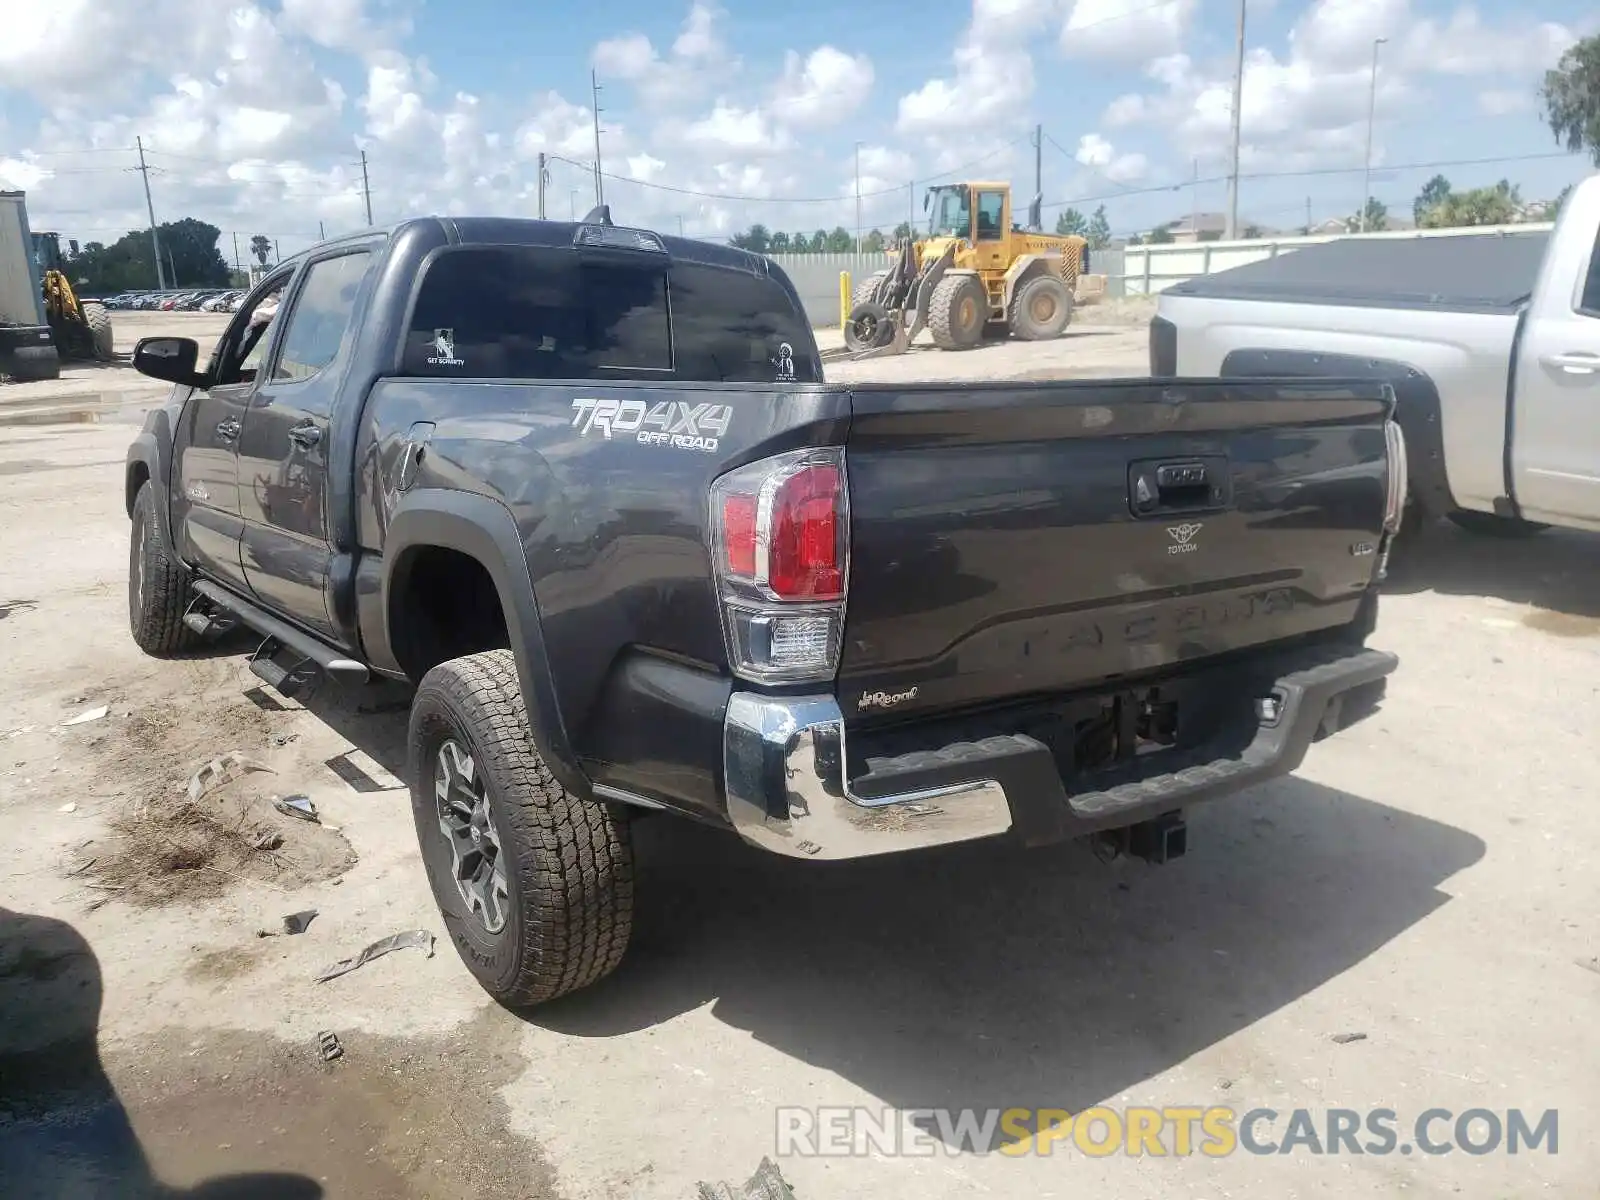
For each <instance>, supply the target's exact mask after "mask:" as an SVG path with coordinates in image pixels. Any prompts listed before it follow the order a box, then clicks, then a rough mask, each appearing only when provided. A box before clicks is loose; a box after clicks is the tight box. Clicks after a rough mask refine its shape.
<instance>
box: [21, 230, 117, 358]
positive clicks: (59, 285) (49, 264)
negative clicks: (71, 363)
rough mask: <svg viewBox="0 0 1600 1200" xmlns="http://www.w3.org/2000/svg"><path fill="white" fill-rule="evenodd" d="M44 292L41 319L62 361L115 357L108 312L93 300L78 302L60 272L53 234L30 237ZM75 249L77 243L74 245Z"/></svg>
mask: <svg viewBox="0 0 1600 1200" xmlns="http://www.w3.org/2000/svg"><path fill="white" fill-rule="evenodd" d="M33 241H34V247H35V251H34V252H35V254H36V256H37V258H38V263H39V268H40V270H39V274H40V282H41V284H42V286H43V289H44V317H45V322H46V324H48V325H49V326H50V333H51V336H52V338H53V339H54V341H55V344H56V351H57V353H59V354H60V355H61V357H62V358H76V359H85V360H89V359H92V360H96V361H99V362H110V361H111V359H112V358H113V357H114V356H115V355H114V349H115V347H114V344H113V339H112V331H111V310H110V309H108V308H106V306H105V305H104V304H99V303H96V302H95V301H93V300H87V301H85V300H79V299H78V294H77V292H75V291H74V290H73V288H72V281H71V280H70V279H68V278H67V274H66V272H65V271H64V270H63V269H62V268H63V267H65V266H66V260H65V259H64V258H63V257H62V255H61V241H60V238H59V236H58V235H56V234H54V233H36V234H34V235H33ZM73 247H74V249H76V247H77V243H76V242H74V243H73Z"/></svg>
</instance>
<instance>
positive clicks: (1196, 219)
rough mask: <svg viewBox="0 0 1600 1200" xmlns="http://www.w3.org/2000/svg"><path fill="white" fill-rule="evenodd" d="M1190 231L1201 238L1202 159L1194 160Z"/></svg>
mask: <svg viewBox="0 0 1600 1200" xmlns="http://www.w3.org/2000/svg"><path fill="white" fill-rule="evenodd" d="M1189 211H1190V216H1189V231H1190V232H1191V233H1193V234H1194V240H1195V241H1197V242H1198V241H1199V240H1200V160H1199V159H1198V158H1197V159H1195V160H1194V184H1193V191H1192V193H1191V199H1190V202H1189Z"/></svg>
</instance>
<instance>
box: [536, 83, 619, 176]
mask: <svg viewBox="0 0 1600 1200" xmlns="http://www.w3.org/2000/svg"><path fill="white" fill-rule="evenodd" d="M621 136H622V135H621V132H620V127H618V126H616V125H615V124H613V125H608V126H607V127H606V134H605V139H606V140H605V141H604V142H602V143H601V148H602V149H605V147H606V145H607V144H609V145H610V147H611V149H612V151H613V153H615V152H617V151H619V150H620V149H621V146H620V145H619V144H618V143H619V141H620V140H621ZM512 146H513V147H514V148H515V149H516V152H517V154H518V155H520V156H521V157H522V158H524V159H529V158H536V157H538V155H539V153H540V152H541V151H542V152H543V153H545V154H560V155H563V156H565V157H567V158H578V159H583V158H587V159H589V160H590V161H593V159H594V115H593V113H592V112H591V111H590V110H589V109H587V108H584V107H581V106H579V105H577V104H572V103H570V102H569V101H567V100H565V99H563V98H562V96H561V94H560V93H559V92H546V93H545V94H544V95H543V96H542V97H541V98H540V99H539V101H538V106H537V107H536V108H535V110H534V112H533V114H532V115H531V116H529V117H527V118H526V119H525V120H524V121H523V122H522V124H521V125H519V126H518V127H517V131H516V133H514V134H513V135H512Z"/></svg>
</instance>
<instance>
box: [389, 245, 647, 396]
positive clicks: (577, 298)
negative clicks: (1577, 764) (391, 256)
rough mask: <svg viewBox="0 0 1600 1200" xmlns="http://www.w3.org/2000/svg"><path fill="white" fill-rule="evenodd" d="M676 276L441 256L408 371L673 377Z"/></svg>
mask: <svg viewBox="0 0 1600 1200" xmlns="http://www.w3.org/2000/svg"><path fill="white" fill-rule="evenodd" d="M672 368H673V347H672V337H671V329H670V323H669V318H668V307H667V276H666V271H665V269H664V267H663V266H662V265H661V264H660V263H659V262H657V261H654V260H653V259H652V260H645V261H641V262H639V263H632V262H617V261H615V260H597V259H589V258H586V257H585V256H582V255H580V254H578V253H577V252H575V251H572V250H566V249H553V248H546V247H523V246H469V247H466V248H464V249H461V250H450V251H446V252H445V253H443V254H441V255H440V256H439V257H438V258H436V259H435V260H434V261H433V263H432V265H431V266H429V267H428V270H427V274H426V275H425V276H424V277H423V280H422V286H421V288H420V290H419V291H418V293H417V301H416V305H415V307H414V308H413V309H412V314H411V321H410V325H409V327H408V329H407V332H406V345H405V353H404V362H403V369H404V370H405V372H406V373H407V374H410V375H432V376H446V377H454V378H458V379H590V378H602V379H603V378H618V377H620V378H629V377H639V376H644V377H650V376H653V375H657V376H658V375H660V374H661V373H664V372H670V371H671V370H672Z"/></svg>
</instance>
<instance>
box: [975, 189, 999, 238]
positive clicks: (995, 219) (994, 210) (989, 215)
mask: <svg viewBox="0 0 1600 1200" xmlns="http://www.w3.org/2000/svg"><path fill="white" fill-rule="evenodd" d="M1005 210H1006V198H1005V194H1004V193H1003V192H979V193H978V236H979V237H980V238H997V237H999V236H1000V235H1001V234H1003V233H1004V232H1005V230H1004V228H1002V227H1001V224H1000V222H1001V220H1002V219H1003V218H1004V217H1005Z"/></svg>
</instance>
